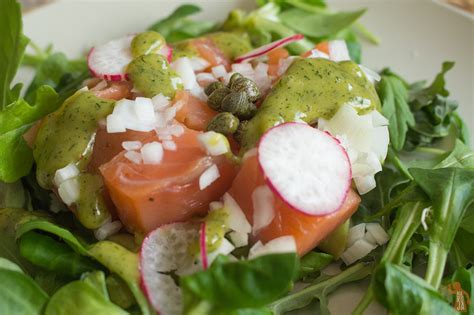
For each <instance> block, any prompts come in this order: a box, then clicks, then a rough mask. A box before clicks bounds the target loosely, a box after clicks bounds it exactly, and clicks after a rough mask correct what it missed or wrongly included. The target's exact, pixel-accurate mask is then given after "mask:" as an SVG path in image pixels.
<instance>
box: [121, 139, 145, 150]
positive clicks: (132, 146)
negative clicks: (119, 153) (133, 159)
mask: <svg viewBox="0 0 474 315" xmlns="http://www.w3.org/2000/svg"><path fill="white" fill-rule="evenodd" d="M141 147H142V143H141V142H140V141H124V142H122V148H124V149H125V150H127V151H131V150H140V148H141Z"/></svg>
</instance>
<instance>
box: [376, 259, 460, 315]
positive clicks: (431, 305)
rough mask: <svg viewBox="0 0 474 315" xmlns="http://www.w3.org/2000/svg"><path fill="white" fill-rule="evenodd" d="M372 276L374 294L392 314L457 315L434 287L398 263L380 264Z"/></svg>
mask: <svg viewBox="0 0 474 315" xmlns="http://www.w3.org/2000/svg"><path fill="white" fill-rule="evenodd" d="M374 279H375V281H374V285H375V287H374V292H375V296H376V298H377V300H378V301H379V302H380V303H382V304H383V305H384V306H385V307H387V309H388V310H389V311H390V313H391V314H395V315H397V314H403V315H410V314H413V315H429V314H446V315H448V314H457V312H456V311H455V310H454V308H453V307H451V305H449V304H448V303H447V302H446V301H445V300H444V298H443V296H442V295H441V294H440V293H438V292H437V291H436V289H435V288H433V287H432V286H430V285H429V284H428V283H426V282H425V281H423V279H421V278H420V277H418V276H416V275H414V274H412V273H410V272H409V271H407V270H406V269H404V268H402V267H400V266H397V265H394V264H391V263H382V264H381V265H380V266H379V267H378V268H377V270H376V273H375V277H374Z"/></svg>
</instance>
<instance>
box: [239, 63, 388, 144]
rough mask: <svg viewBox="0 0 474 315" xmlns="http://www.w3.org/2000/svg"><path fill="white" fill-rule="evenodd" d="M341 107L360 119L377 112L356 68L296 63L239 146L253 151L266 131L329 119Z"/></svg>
mask: <svg viewBox="0 0 474 315" xmlns="http://www.w3.org/2000/svg"><path fill="white" fill-rule="evenodd" d="M344 104H350V105H352V106H353V107H354V108H355V109H356V110H357V112H358V113H359V114H362V115H363V114H365V113H368V112H370V111H372V110H373V109H380V100H379V98H378V96H377V92H376V91H375V88H374V86H373V84H372V83H370V81H369V80H367V78H366V77H365V75H364V74H363V72H362V71H361V70H360V68H359V66H358V65H357V64H355V63H354V62H352V61H343V62H334V61H330V60H327V59H323V58H315V59H297V60H295V61H294V62H293V64H292V65H291V66H290V67H289V68H288V70H287V72H286V73H285V74H284V75H283V76H282V77H281V79H280V81H279V82H278V83H277V84H276V85H275V86H274V87H273V88H272V90H271V91H270V93H269V94H268V96H267V98H266V99H265V101H264V102H263V104H262V106H260V108H259V109H258V111H257V114H256V115H255V116H254V117H253V118H252V119H251V120H250V121H249V123H248V125H247V128H246V130H245V132H244V134H243V138H242V146H243V148H244V150H248V149H250V148H252V147H253V146H255V144H256V143H257V141H258V139H259V138H260V136H261V135H262V134H263V133H264V132H265V131H266V130H268V129H269V128H271V127H273V126H275V125H278V124H280V123H283V122H287V121H300V120H303V121H305V122H307V123H313V122H315V121H316V120H317V119H318V118H324V119H330V118H331V117H332V116H334V114H335V113H336V112H337V111H338V109H339V108H340V107H341V106H342V105H344Z"/></svg>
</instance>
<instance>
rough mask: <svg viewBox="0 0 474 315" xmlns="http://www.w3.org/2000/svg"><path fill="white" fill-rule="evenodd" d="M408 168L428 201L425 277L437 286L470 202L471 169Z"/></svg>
mask: <svg viewBox="0 0 474 315" xmlns="http://www.w3.org/2000/svg"><path fill="white" fill-rule="evenodd" d="M410 172H411V173H412V175H413V177H414V179H415V181H416V183H417V184H418V185H419V186H420V187H421V188H422V189H423V190H424V191H425V193H426V194H427V195H428V196H429V197H430V199H431V201H432V208H433V222H432V224H430V227H429V235H430V254H429V260H428V269H427V271H426V276H425V278H426V280H427V281H428V283H430V284H431V285H433V286H434V287H435V288H438V286H439V284H440V282H441V277H442V275H443V271H444V267H445V264H446V259H447V254H448V251H449V249H450V248H451V245H452V244H453V241H454V237H455V235H456V231H457V230H458V228H459V225H460V224H461V220H462V218H463V216H464V213H465V212H466V209H467V207H468V206H469V205H470V204H471V203H472V202H474V189H472V187H474V170H470V169H461V168H452V167H449V168H441V169H434V170H429V169H420V168H414V169H410ZM440 183H443V184H442V185H440Z"/></svg>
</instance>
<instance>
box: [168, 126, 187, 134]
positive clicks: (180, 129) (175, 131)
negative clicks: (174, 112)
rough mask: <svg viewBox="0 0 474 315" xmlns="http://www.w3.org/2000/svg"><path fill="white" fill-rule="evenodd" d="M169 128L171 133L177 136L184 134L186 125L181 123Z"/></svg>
mask: <svg viewBox="0 0 474 315" xmlns="http://www.w3.org/2000/svg"><path fill="white" fill-rule="evenodd" d="M169 130H170V133H171V134H172V135H173V136H175V137H181V136H182V135H183V134H184V127H183V126H181V125H173V126H171V127H170V129H169Z"/></svg>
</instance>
